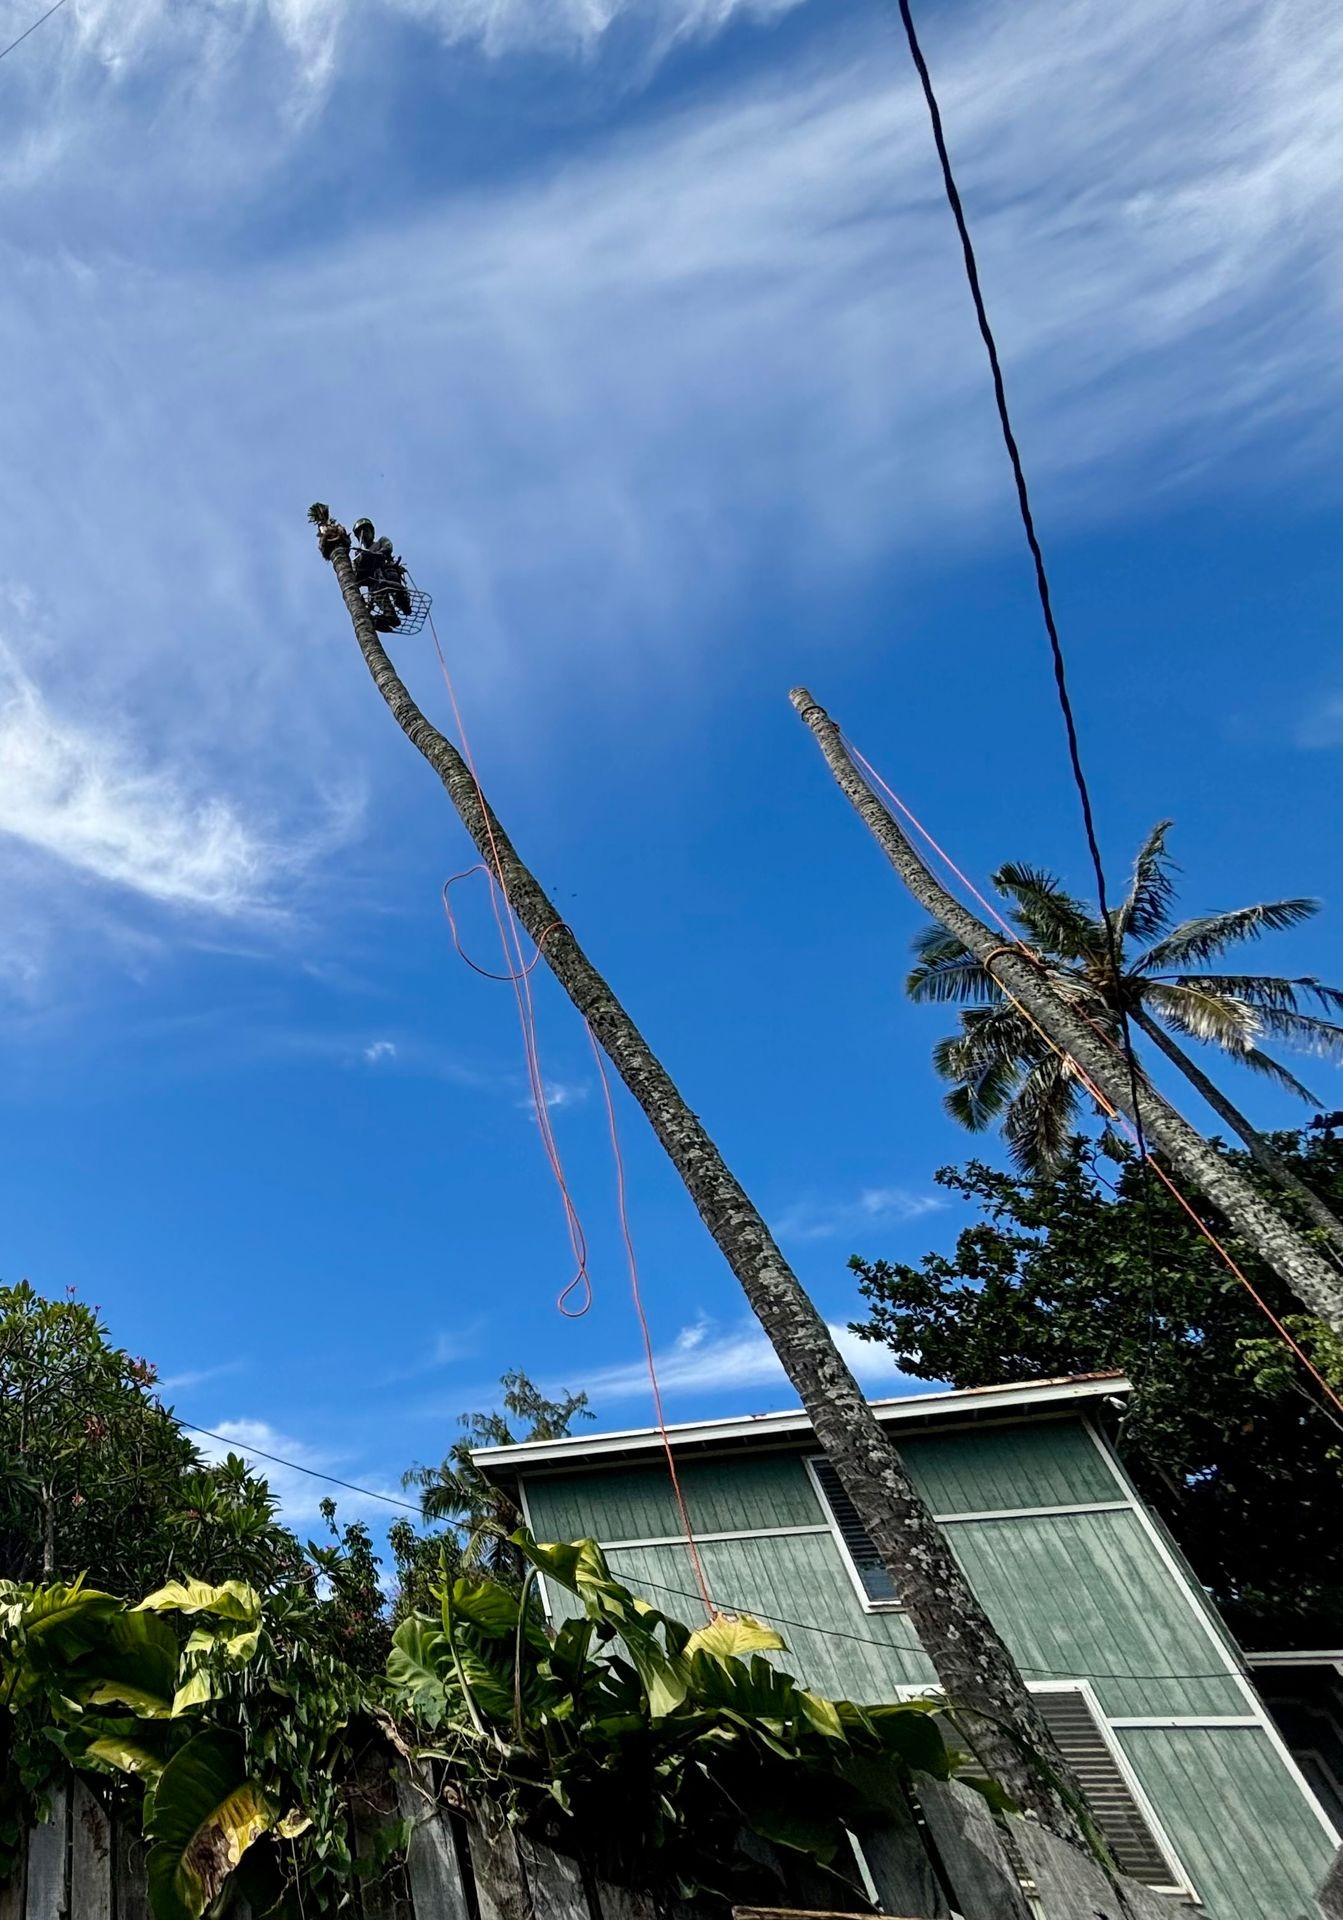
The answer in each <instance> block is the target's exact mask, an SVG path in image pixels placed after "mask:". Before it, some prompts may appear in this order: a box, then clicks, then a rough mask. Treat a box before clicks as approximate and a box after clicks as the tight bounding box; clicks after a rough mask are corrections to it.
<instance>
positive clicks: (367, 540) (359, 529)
mask: <svg viewBox="0 0 1343 1920" xmlns="http://www.w3.org/2000/svg"><path fill="white" fill-rule="evenodd" d="M354 537H355V539H356V540H357V541H358V542H359V544H360V546H361V547H371V546H372V544H373V522H372V521H371V520H356V521H355V523H354Z"/></svg>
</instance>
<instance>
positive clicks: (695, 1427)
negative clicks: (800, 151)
mask: <svg viewBox="0 0 1343 1920" xmlns="http://www.w3.org/2000/svg"><path fill="white" fill-rule="evenodd" d="M1131 1391H1132V1383H1131V1381H1129V1380H1128V1379H1127V1378H1126V1376H1125V1375H1124V1374H1122V1373H1103V1374H1085V1375H1071V1376H1069V1377H1067V1378H1065V1379H1061V1380H1032V1381H1024V1382H1014V1383H1008V1384H1006V1385H1003V1386H997V1387H971V1388H940V1389H938V1390H936V1391H934V1392H932V1393H911V1394H904V1395H901V1396H900V1397H899V1398H896V1399H889V1400H872V1401H870V1402H869V1403H868V1404H869V1405H870V1406H871V1408H872V1411H873V1412H874V1413H875V1414H876V1416H877V1418H878V1420H879V1421H880V1422H881V1423H882V1425H883V1426H887V1427H904V1426H928V1425H937V1426H942V1425H966V1424H973V1425H979V1424H980V1423H982V1422H983V1421H985V1420H992V1419H996V1418H1000V1417H1002V1416H1004V1415H1007V1416H1014V1415H1015V1416H1017V1417H1021V1416H1022V1415H1030V1416H1035V1417H1050V1416H1058V1415H1061V1414H1066V1413H1067V1412H1069V1411H1070V1410H1072V1409H1073V1408H1076V1407H1083V1408H1084V1407H1087V1406H1091V1405H1095V1404H1096V1403H1097V1402H1100V1401H1104V1400H1109V1399H1114V1398H1122V1397H1123V1396H1124V1395H1126V1394H1128V1393H1130V1392H1131ZM667 1433H668V1437H669V1439H670V1440H671V1442H672V1444H673V1446H674V1447H675V1448H676V1451H677V1453H678V1455H684V1454H685V1453H688V1452H689V1453H704V1452H729V1453H735V1452H737V1451H738V1450H740V1449H742V1448H744V1447H752V1448H755V1447H771V1446H787V1445H789V1444H790V1443H796V1442H799V1441H800V1442H802V1443H803V1444H805V1443H806V1442H807V1441H808V1440H809V1439H810V1438H811V1435H812V1425H811V1421H810V1420H809V1419H808V1417H807V1415H806V1414H805V1413H802V1412H795V1413H760V1414H746V1415H742V1416H738V1417H735V1418H730V1419H726V1420H696V1421H687V1422H683V1423H681V1424H678V1425H675V1426H670V1427H669V1428H668V1429H667ZM662 1448H663V1439H662V1434H661V1433H660V1432H659V1430H658V1429H657V1428H656V1427H630V1428H626V1429H623V1430H620V1431H617V1432H612V1433H592V1434H589V1433H580V1434H573V1435H571V1436H570V1437H569V1438H568V1439H565V1440H531V1441H522V1442H520V1443H518V1444H517V1445H514V1446H509V1447H478V1448H474V1449H473V1450H472V1454H471V1458H472V1460H473V1461H474V1462H475V1464H476V1466H477V1467H478V1468H479V1469H480V1471H481V1472H482V1473H483V1474H485V1475H486V1476H487V1477H489V1478H492V1479H501V1480H515V1479H516V1478H517V1476H518V1475H519V1474H521V1473H529V1472H532V1471H534V1470H538V1469H544V1470H545V1471H547V1472H553V1471H555V1470H557V1469H567V1470H568V1471H570V1472H575V1473H581V1472H587V1471H590V1470H592V1469H594V1468H597V1467H602V1466H610V1465H614V1464H617V1463H619V1462H629V1463H631V1464H633V1463H637V1462H640V1461H642V1460H643V1459H645V1458H648V1457H653V1456H656V1455H657V1454H660V1453H661V1451H662Z"/></svg>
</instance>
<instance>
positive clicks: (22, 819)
mask: <svg viewBox="0 0 1343 1920" xmlns="http://www.w3.org/2000/svg"><path fill="white" fill-rule="evenodd" d="M0 835H12V836H13V837H14V838H15V839H17V840H20V841H22V842H24V843H25V844H26V845H27V846H29V847H33V848H36V849H38V850H39V851H41V852H43V853H47V854H51V855H54V856H55V858H57V859H58V860H61V861H64V862H65V863H66V864H67V865H68V866H71V867H74V868H77V869H79V870H80V871H82V872H83V873H86V874H89V875H91V876H92V877H93V878H94V879H96V880H101V881H106V882H108V883H109V884H110V885H112V886H116V887H124V888H127V889H129V890H130V891H132V892H135V893H139V894H143V895H144V896H145V897H146V898H148V899H151V900H156V901H162V902H165V903H167V904H168V905H170V906H178V907H189V908H200V909H205V910H207V911H209V912H211V913H217V914H223V915H225V916H233V915H237V914H246V913H255V912H257V911H259V910H260V909H261V907H262V906H263V904H264V900H265V889H266V886H267V883H268V881H269V880H270V878H271V876H272V875H273V873H274V871H275V868H276V865H277V863H278V856H277V852H276V850H275V849H274V848H273V847H269V846H267V845H266V844H265V842H264V841H263V840H262V839H261V838H260V837H259V835H258V834H257V833H256V832H255V831H254V830H253V829H252V828H250V827H249V826H248V825H246V824H245V823H244V822H243V820H242V819H241V818H240V817H239V815H238V813H237V812H236V811H235V809H234V808H233V807H232V806H231V805H230V804H229V802H228V801H227V800H226V799H224V798H222V797H220V796H218V795H211V794H208V793H206V794H199V793H193V792H191V791H190V790H189V789H188V788H187V786H186V784H185V782H184V781H183V779H182V777H181V776H180V775H179V774H178V773H177V772H176V771H175V770H173V769H172V768H171V766H169V765H164V764H158V765H156V764H154V762H153V761H152V759H150V758H149V757H148V756H147V755H140V756H137V755H136V754H135V752H134V750H133V749H132V748H131V747H130V746H129V744H128V743H127V742H126V741H125V740H124V739H122V738H120V737H119V736H118V735H117V733H116V732H115V731H114V730H113V729H112V728H110V727H109V726H108V724H107V718H106V715H102V716H100V717H99V718H98V719H97V720H95V719H93V718H92V717H89V718H86V719H83V720H75V719H71V718H67V717H64V716H62V715H59V714H57V713H56V712H54V711H53V709H52V707H51V706H50V705H49V704H48V702H47V701H46V700H45V699H44V698H43V696H42V694H41V692H40V691H39V689H38V687H37V685H36V683H35V682H34V681H33V680H32V678H31V677H30V676H29V675H28V674H27V673H25V672H24V671H23V669H22V668H21V667H20V666H19V664H18V662H17V660H16V659H15V657H14V654H13V652H12V650H11V649H10V648H9V647H7V646H5V645H4V643H3V642H0Z"/></svg>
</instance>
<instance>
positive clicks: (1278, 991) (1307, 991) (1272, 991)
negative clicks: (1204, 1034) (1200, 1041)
mask: <svg viewBox="0 0 1343 1920" xmlns="http://www.w3.org/2000/svg"><path fill="white" fill-rule="evenodd" d="M1163 978H1165V979H1169V980H1170V981H1171V982H1172V984H1173V985H1175V986H1177V987H1184V986H1200V987H1209V988H1211V990H1212V991H1213V992H1214V993H1229V994H1233V995H1234V996H1235V998H1236V999H1237V1000H1248V1001H1249V1003H1250V1005H1251V1006H1252V1007H1286V1008H1287V1010H1288V1011H1289V1012H1290V1013H1299V1012H1300V1002H1301V1000H1302V999H1303V998H1306V999H1310V1000H1314V1002H1315V1003H1316V1005H1317V1006H1321V1007H1324V1008H1326V1009H1328V1011H1329V1012H1331V1013H1343V989H1340V988H1338V987H1326V986H1325V985H1324V983H1323V981H1321V980H1317V979H1316V978H1315V977H1314V975H1313V974H1302V975H1299V976H1298V977H1297V978H1295V979H1291V978H1287V977H1284V976H1283V975H1280V974H1273V973H1200V974H1193V975H1181V974H1173V975H1164V976H1163Z"/></svg>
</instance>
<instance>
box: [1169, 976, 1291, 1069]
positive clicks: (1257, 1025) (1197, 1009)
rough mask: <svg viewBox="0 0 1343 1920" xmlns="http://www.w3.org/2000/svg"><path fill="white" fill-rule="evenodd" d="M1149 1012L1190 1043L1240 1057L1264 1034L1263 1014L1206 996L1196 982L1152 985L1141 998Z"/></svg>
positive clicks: (1226, 998)
mask: <svg viewBox="0 0 1343 1920" xmlns="http://www.w3.org/2000/svg"><path fill="white" fill-rule="evenodd" d="M1143 1002H1144V1004H1145V1006H1146V1007H1147V1009H1148V1011H1149V1012H1151V1013H1154V1014H1155V1015H1156V1016H1157V1018H1158V1019H1161V1020H1164V1021H1165V1023H1166V1025H1167V1026H1168V1027H1174V1028H1175V1030H1176V1032H1177V1033H1184V1034H1187V1035H1188V1036H1189V1038H1190V1039H1191V1040H1206V1041H1209V1042H1210V1043H1211V1044H1212V1045H1213V1046H1218V1047H1225V1048H1226V1050H1227V1052H1228V1053H1236V1054H1243V1053H1246V1052H1247V1051H1248V1050H1249V1048H1251V1047H1252V1046H1254V1044H1255V1042H1256V1041H1257V1040H1258V1038H1259V1036H1260V1034H1261V1033H1262V1032H1263V1022H1264V1018H1265V1015H1264V1012H1263V1010H1262V1009H1261V1008H1258V1007H1252V1006H1250V1005H1248V1003H1247V1002H1246V1001H1244V1000H1237V999H1235V998H1234V997H1233V996H1232V995H1230V994H1224V993H1209V992H1208V991H1206V990H1205V989H1204V987H1203V986H1202V984H1201V983H1200V982H1199V981H1197V980H1189V981H1182V982H1181V983H1180V984H1179V985H1178V986H1174V985H1168V984H1166V983H1164V982H1161V981H1155V980H1154V981H1152V982H1151V983H1150V984H1149V986H1148V987H1147V990H1146V992H1145V993H1144V995H1143Z"/></svg>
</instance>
